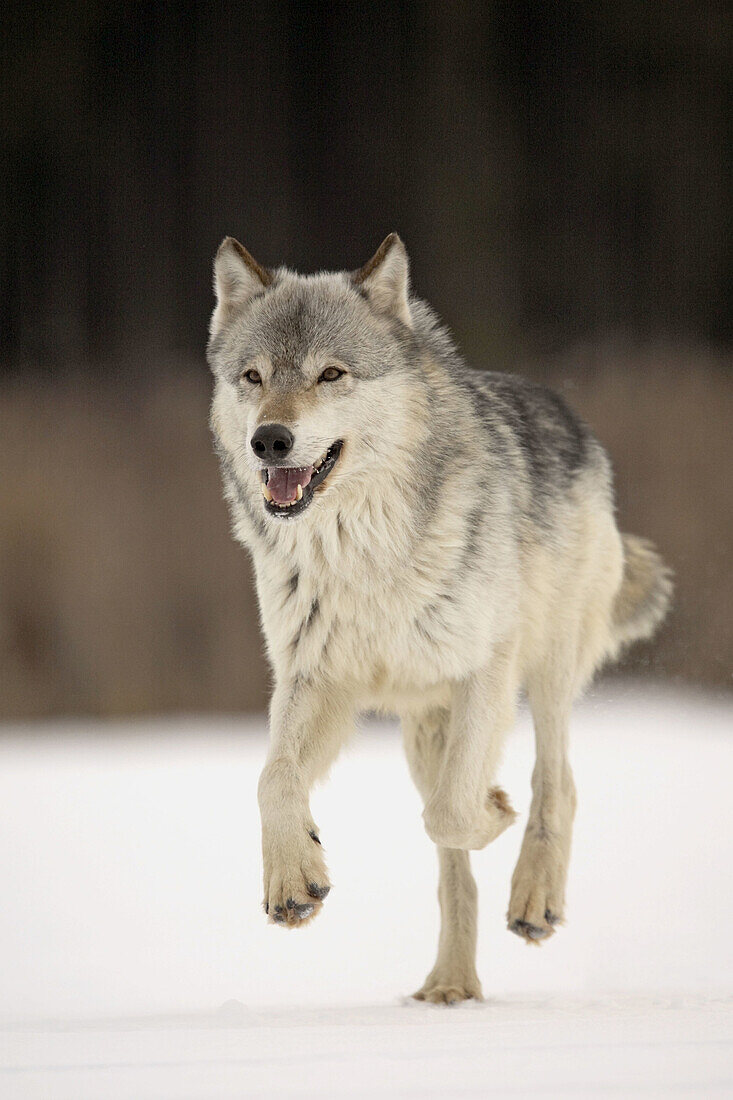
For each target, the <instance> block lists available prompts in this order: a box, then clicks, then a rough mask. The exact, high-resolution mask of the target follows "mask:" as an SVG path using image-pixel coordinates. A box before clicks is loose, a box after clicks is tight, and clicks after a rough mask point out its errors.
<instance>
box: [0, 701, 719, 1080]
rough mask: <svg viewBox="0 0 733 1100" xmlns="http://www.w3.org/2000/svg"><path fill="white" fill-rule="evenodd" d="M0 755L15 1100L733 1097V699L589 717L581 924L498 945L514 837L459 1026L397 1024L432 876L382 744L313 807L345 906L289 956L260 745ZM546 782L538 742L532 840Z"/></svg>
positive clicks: (415, 975)
mask: <svg viewBox="0 0 733 1100" xmlns="http://www.w3.org/2000/svg"><path fill="white" fill-rule="evenodd" d="M0 732H1V733H2V736H1V737H0V883H2V894H1V895H0V896H1V899H2V900H1V901H0V1097H2V1100H15V1098H23V1100H36V1098H39V1100H40V1098H41V1097H43V1098H44V1100H46V1098H51V1100H67V1098H68V1100H86V1098H90V1100H91V1098H94V1100H118V1098H119V1100H122V1098H125V1100H146V1098H150V1100H167V1098H169V1097H170V1098H173V1097H175V1098H176V1100H179V1098H181V1100H182V1098H194V1097H196V1098H201V1100H218V1098H220V1097H226V1098H234V1097H236V1098H238V1100H240V1098H246V1097H264V1096H267V1095H268V1094H272V1095H273V1096H277V1097H278V1098H289V1097H323V1098H330V1097H342V1096H350V1097H351V1096H354V1097H373V1096H376V1095H379V1096H380V1097H386V1098H391V1097H413V1096H415V1097H418V1096H419V1097H431V1096H442V1097H483V1096H534V1095H537V1096H543V1097H555V1096H557V1097H567V1096H589V1097H590V1096H595V1095H598V1094H603V1095H611V1096H613V1095H617V1096H624V1097H629V1096H644V1097H647V1096H669V1095H674V1096H675V1097H677V1096H691V1097H692V1096H724V1095H733V950H732V947H731V943H732V940H733V937H731V935H730V932H729V930H728V922H729V914H730V912H731V909H732V908H733V875H732V873H731V869H732V868H733V827H732V826H733V814H732V811H731V803H732V802H733V799H731V787H732V785H733V767H732V765H733V700H731V698H730V697H728V698H727V699H720V698H718V699H710V698H708V697H705V696H702V695H697V694H695V693H692V692H685V693H683V692H681V691H677V690H672V689H649V688H645V689H644V690H643V691H642V689H641V688H639V687H636V686H633V685H628V684H619V683H615V684H611V685H607V686H606V687H604V688H603V689H602V690H600V691H598V692H597V693H595V694H594V695H592V696H591V697H590V698H589V699H587V700H586V701H585V702H584V703H582V704H581V705H580V706H579V707H578V708H577V710H576V715H575V721H574V748H573V763H574V768H575V774H576V781H577V785H578V790H579V798H580V805H579V811H578V818H577V826H576V834H575V847H574V858H573V863H572V867H571V882H570V889H569V911H568V924H567V926H566V927H565V928H563V929H561V930H560V931H559V932H558V934H557V935H556V936H555V937H554V938H553V939H552V940H551V941H550V942H549V943H547V944H545V945H543V946H542V947H541V948H536V947H533V946H527V945H525V944H524V943H523V942H521V941H520V940H519V939H517V938H516V937H515V936H512V935H510V934H509V933H508V932H507V931H506V930H505V925H504V912H505V910H506V905H507V901H508V896H509V880H510V876H511V870H512V867H513V863H514V860H515V859H516V856H517V853H518V850H519V844H520V840H521V830H522V828H523V826H524V820H522V821H521V822H520V825H519V827H514V828H513V829H511V830H510V831H509V832H508V833H507V834H505V835H504V836H502V837H500V838H499V840H498V841H497V842H496V843H495V844H494V845H492V846H491V847H490V848H489V849H487V850H486V851H485V852H481V853H478V854H476V855H475V857H474V868H475V871H476V875H477V878H478V881H479V889H480V897H481V917H480V927H481V939H480V951H479V973H480V976H481V978H482V980H483V985H484V992H485V994H486V996H487V1000H486V1002H485V1003H484V1004H481V1005H479V1004H474V1003H469V1004H467V1005H464V1006H460V1007H457V1008H440V1007H437V1006H425V1005H418V1004H417V1003H415V1002H410V1001H408V1000H407V999H406V995H407V994H409V993H410V992H411V991H413V990H414V989H417V988H418V987H419V985H420V984H421V982H422V979H423V978H424V976H425V974H426V972H427V971H428V970H429V968H430V966H431V965H432V962H433V957H434V951H435V944H436V939H437V930H438V913H437V903H436V901H435V879H436V869H435V859H434V854H433V850H432V847H431V845H430V843H429V842H428V840H427V838H426V837H425V836H424V834H423V832H422V827H421V821H420V804H419V801H418V798H417V795H416V793H415V792H414V791H413V788H412V786H411V783H410V780H409V778H408V774H407V768H406V764H405V762H404V759H403V757H402V753H401V748H400V744H399V737H398V733H397V730H396V728H395V727H394V726H392V725H391V724H389V723H379V724H367V725H366V726H365V728H364V730H363V732H362V733H361V734H360V736H359V737H358V738H357V739H356V740H355V741H354V742H353V743H352V745H351V747H350V748H349V749H348V750H347V751H346V752H345V753H344V755H343V757H342V759H341V760H340V761H339V763H338V764H337V766H336V767H335V768H334V770H333V773H332V776H331V778H330V780H329V782H328V784H327V785H326V786H325V787H324V788H322V789H321V790H319V791H318V792H317V794H316V796H315V798H314V803H313V804H314V812H315V817H316V820H317V821H318V823H319V826H320V829H321V836H322V839H323V842H324V845H325V847H326V852H327V857H328V862H329V867H330V870H331V876H332V880H333V883H334V888H333V890H332V892H331V895H330V897H329V898H328V901H327V903H326V905H325V907H324V911H323V913H322V914H321V916H320V917H319V918H318V920H317V921H316V922H315V923H314V924H313V925H312V926H310V927H308V928H306V929H302V930H297V931H293V932H291V931H288V930H285V929H281V928H278V927H272V926H268V925H267V924H266V923H265V918H264V916H263V914H262V913H261V910H260V908H259V903H260V891H261V886H260V867H259V863H260V853H259V825H258V819H257V807H256V798H255V788H256V782H257V774H258V771H259V767H260V765H261V762H262V758H263V755H264V751H265V740H264V732H263V724H262V723H261V722H251V721H250V722H242V721H235V720H233V719H226V720H220V719H206V720H198V719H183V720H179V721H173V720H166V721H156V722H149V721H148V722H139V723H126V724H115V725H105V726H103V727H102V726H99V725H95V724H91V723H83V722H65V723H57V724H55V725H53V726H49V725H43V724H39V725H36V726H32V727H27V726H26V727H5V729H4V730H2V731H0ZM531 761H532V742H531V732H530V726H529V721H528V719H527V717H526V716H523V717H522V719H521V721H520V723H519V726H518V728H517V731H516V733H515V735H514V736H513V738H512V739H511V741H510V743H509V746H508V750H507V755H506V763H505V766H504V768H503V771H502V777H501V778H502V783H503V785H504V786H505V787H506V789H507V791H508V792H509V793H510V795H511V797H512V800H513V802H514V804H515V806H516V807H517V809H520V810H522V811H524V812H525V813H526V809H527V806H528V803H529V777H530V772H531ZM375 807H376V808H377V811H378V812H377V813H376V814H375Z"/></svg>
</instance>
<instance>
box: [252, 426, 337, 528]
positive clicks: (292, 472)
mask: <svg viewBox="0 0 733 1100" xmlns="http://www.w3.org/2000/svg"><path fill="white" fill-rule="evenodd" d="M343 445H344V444H343V440H341V439H337V440H336V442H335V443H332V444H331V446H330V447H329V448H328V450H327V451H326V453H325V454H323V455H321V457H320V458H319V459H318V461H317V462H316V463H315V464H314V465H313V466H268V467H267V468H266V469H264V470H261V471H260V475H261V478H262V484H261V489H262V495H263V497H264V498H265V511H266V512H269V513H270V515H271V516H280V517H282V518H283V519H291V518H293V517H294V516H299V515H300V513H301V512H304V511H305V510H306V508H307V507H308V505H309V504H310V502H311V501H312V500H313V494H314V493H315V491H316V489H318V488H319V487H320V486H321V485H323V483H324V481H325V480H326V478H327V477H328V475H329V474H330V473H331V470H332V469H333V468H334V466H335V465H336V463H337V462H338V458H339V455H340V454H341V448H342V447H343Z"/></svg>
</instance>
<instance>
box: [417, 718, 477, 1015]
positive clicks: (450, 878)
mask: <svg viewBox="0 0 733 1100" xmlns="http://www.w3.org/2000/svg"><path fill="white" fill-rule="evenodd" d="M449 722H450V714H449V711H448V710H447V709H436V710H434V711H431V712H429V713H428V714H425V715H422V716H421V717H419V718H415V717H410V718H406V719H404V720H403V723H402V729H403V736H404V744H405V752H406V755H407V762H408V765H409V768H410V773H411V775H412V778H413V780H414V782H415V786H416V787H417V789H418V790H419V792H420V794H421V795H422V796H423V799H425V798H427V797H428V795H429V794H430V792H431V791H432V789H433V787H434V785H435V781H436V779H437V776H438V771H439V769H440V764H441V759H442V755H443V751H444V748H445V741H446V732H447V729H448V725H449ZM470 858H471V857H470V855H469V853H468V852H466V851H457V850H455V849H450V848H441V847H439V848H438V865H439V875H440V877H439V885H438V900H439V903H440V919H441V923H440V939H439V941H438V957H437V959H436V961H435V966H434V967H433V969H432V970H431V971H430V973H429V974H428V976H427V978H426V979H425V981H424V983H423V985H422V987H421V988H420V989H419V990H418V992H417V993H415V997H416V999H417V1000H420V1001H430V1002H432V1003H433V1004H453V1003H456V1002H458V1001H465V1000H470V999H472V998H473V999H475V1000H481V983H480V981H479V979H478V975H477V974H476V937H477V920H478V891H477V889H476V882H475V880H474V877H473V875H472V873H471V862H470Z"/></svg>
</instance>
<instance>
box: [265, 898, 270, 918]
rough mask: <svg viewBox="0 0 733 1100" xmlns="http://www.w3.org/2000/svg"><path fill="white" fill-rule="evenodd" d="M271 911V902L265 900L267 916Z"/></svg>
mask: <svg viewBox="0 0 733 1100" xmlns="http://www.w3.org/2000/svg"><path fill="white" fill-rule="evenodd" d="M269 913H270V903H269V901H266V902H265V916H268V915H269Z"/></svg>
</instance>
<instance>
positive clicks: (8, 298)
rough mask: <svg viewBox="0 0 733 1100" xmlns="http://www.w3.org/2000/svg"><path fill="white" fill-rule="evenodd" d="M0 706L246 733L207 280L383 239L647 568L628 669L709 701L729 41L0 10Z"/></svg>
mask: <svg viewBox="0 0 733 1100" xmlns="http://www.w3.org/2000/svg"><path fill="white" fill-rule="evenodd" d="M2 23H3V25H2V33H1V34H0V103H1V105H2V118H3V126H2V137H1V139H0V140H1V141H2V151H1V157H0V253H1V255H2V259H1V261H0V262H1V267H0V366H1V368H2V379H1V380H0V472H1V475H2V476H1V477H0V685H1V690H0V716H3V717H9V716H31V715H51V714H64V713H68V714H81V713H89V714H125V713H139V712H146V711H153V712H155V711H166V710H241V709H261V708H263V707H264V706H265V703H266V698H267V692H268V675H267V670H266V668H265V664H264V661H263V657H262V646H261V642H260V637H259V627H258V621H257V611H256V607H255V602H254V596H253V592H252V587H251V581H250V572H249V563H248V561H247V557H246V555H245V554H244V552H243V551H242V550H241V549H239V548H238V547H237V546H235V545H234V543H233V542H232V540H231V538H230V535H229V525H228V516H227V512H226V509H225V506H224V504H223V502H222V499H221V493H220V487H219V476H218V470H217V466H216V462H215V460H214V457H213V454H212V449H211V445H210V440H209V436H208V430H207V406H208V399H209V390H210V383H209V378H208V374H207V368H206V365H205V360H204V346H205V342H206V327H207V321H208V315H209V312H210V309H211V306H212V300H211V290H210V286H211V275H210V272H211V259H212V256H213V254H214V252H215V250H216V247H217V245H218V243H219V241H220V239H221V238H222V237H223V236H224V235H225V234H227V233H231V234H234V235H235V236H237V237H239V238H240V240H242V242H243V243H245V244H246V246H247V247H248V248H249V249H250V250H251V251H252V252H253V253H254V255H255V256H256V257H257V258H258V259H259V260H260V261H261V262H262V263H265V264H279V263H287V264H288V265H290V266H292V267H295V268H298V269H300V270H303V271H311V270H316V269H319V268H326V269H334V268H340V267H348V268H353V267H356V266H357V265H359V264H360V263H362V262H364V261H365V260H366V259H367V258H368V257H369V256H370V255H371V254H372V252H373V251H374V250H375V249H376V247H377V246H378V244H379V243H380V241H381V240H382V238H383V237H384V236H385V235H386V234H387V233H388V232H389V231H391V230H397V231H398V232H399V233H400V234H401V235H402V236H403V238H404V240H405V242H406V244H407V246H408V250H409V252H410V256H411V261H412V273H413V283H414V286H415V289H416V291H417V292H418V293H419V294H420V295H422V296H424V297H426V298H428V300H429V301H430V302H431V303H432V304H433V305H434V307H435V308H436V309H437V310H438V311H439V313H440V314H441V315H442V316H443V318H444V319H445V320H446V322H448V324H449V325H450V326H451V327H452V329H453V331H454V333H455V334H456V337H457V339H458V341H459V343H460V345H461V347H462V348H463V350H464V351H465V353H466V355H467V356H468V357H469V359H470V360H471V361H472V362H473V363H474V365H476V366H485V367H490V368H492V369H508V370H521V371H524V372H526V373H528V374H530V375H532V376H533V377H535V378H537V379H538V380H541V381H544V382H546V383H548V384H550V385H553V386H555V387H556V388H558V389H559V390H560V391H561V392H563V393H564V394H565V396H566V397H567V398H568V399H569V401H570V402H571V403H572V404H573V405H574V406H575V407H576V408H577V409H578V410H579V411H580V412H581V413H582V414H583V415H584V416H585V417H586V418H587V419H588V421H589V422H590V423H591V424H592V426H593V427H594V429H595V431H596V432H597V434H598V435H599V436H600V438H601V439H602V441H603V442H604V443H605V444H606V445H607V446H608V448H609V449H610V452H611V454H612V457H613V460H614V464H615V468H616V471H617V489H618V510H619V518H620V525H621V527H622V529H624V530H631V531H635V532H638V533H640V534H644V535H647V536H648V537H650V538H652V539H654V541H655V542H657V543H658V545H659V546H660V548H661V549H662V551H663V553H664V556H665V557H666V558H667V560H668V561H669V562H670V564H671V565H672V566H673V567H674V570H675V573H676V578H677V580H676V583H677V596H676V604H675V610H674V613H673V614H672V616H671V617H670V619H669V620H668V621H667V624H666V625H665V627H664V629H663V631H662V632H661V634H660V636H659V638H658V639H657V640H656V641H655V642H653V643H650V644H647V645H644V646H639V647H638V648H637V649H636V650H635V651H634V652H633V654H632V655H631V656H630V657H629V658H627V660H626V662H625V665H624V670H625V671H626V672H633V673H634V674H644V675H655V676H658V677H668V678H674V679H677V680H685V681H691V682H696V683H699V684H701V685H708V686H713V687H715V688H716V689H720V690H722V689H725V688H730V687H731V686H733V568H731V562H732V555H733V428H732V425H733V369H732V368H733V361H732V358H731V347H732V344H733V327H732V317H733V314H732V312H731V298H730V291H731V284H732V282H733V264H732V263H731V232H730V230H731V182H732V181H731V170H730V169H731V130H730V121H731V114H730V106H731V81H732V74H733V65H732V62H733V53H732V51H731V42H732V34H731V32H732V31H733V18H732V15H731V8H730V6H729V5H728V4H726V3H723V2H722V0H721V2H720V3H711V2H708V0H696V2H694V3H692V2H688V0H677V2H676V3H674V4H670V3H667V2H661V0H647V2H642V0H637V2H625V0H616V2H614V3H612V4H609V3H607V2H604V3H601V2H600V0H588V2H586V3H583V4H577V3H572V2H570V0H557V2H554V3H546V2H539V0H484V2H478V0H475V2H469V0H453V2H451V3H441V2H438V0H415V2H409V3H408V2H403V3H399V2H395V3H391V4H382V3H378V2H374V3H372V4H369V5H356V4H337V3H323V2H320V0H314V2H310V3H308V4H305V3H301V2H295V0H272V2H270V3H267V2H263V3H259V2H256V0H255V2H253V3H251V4H247V5H231V6H227V5H226V4H200V3H193V2H191V3H182V4H176V3H161V2H156V0H148V2H145V3H121V2H115V0H108V2H106V3H101V2H100V0H87V2H85V0H76V2H73V0H69V2H66V3H64V2H60V0H56V2H54V0H50V2H49V3H48V4H46V5H36V4H28V3H26V4H14V3H11V4H10V5H7V4H6V5H5V6H4V10H3V15H2Z"/></svg>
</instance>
